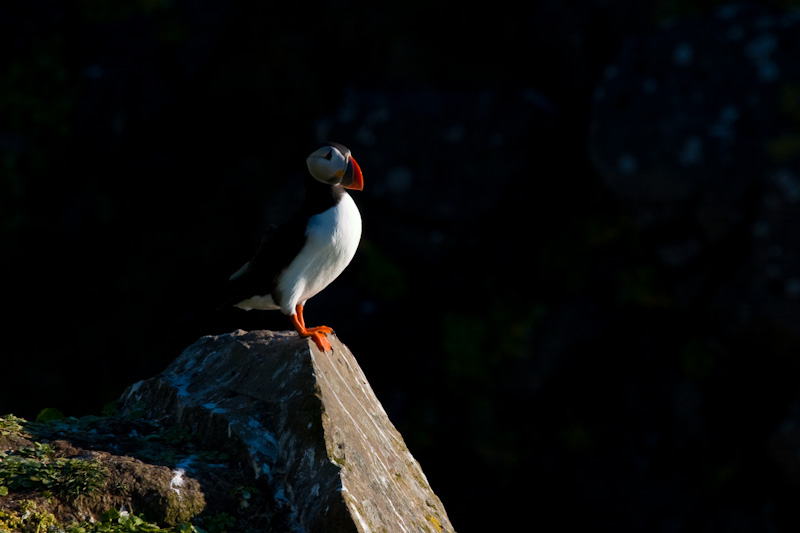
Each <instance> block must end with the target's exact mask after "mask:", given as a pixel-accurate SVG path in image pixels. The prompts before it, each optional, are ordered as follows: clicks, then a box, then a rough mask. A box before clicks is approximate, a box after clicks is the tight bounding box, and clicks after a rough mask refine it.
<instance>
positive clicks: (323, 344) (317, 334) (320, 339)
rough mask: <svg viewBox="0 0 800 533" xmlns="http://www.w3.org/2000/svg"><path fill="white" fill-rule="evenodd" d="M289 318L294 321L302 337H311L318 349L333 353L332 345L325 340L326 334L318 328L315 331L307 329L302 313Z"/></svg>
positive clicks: (293, 323) (293, 314) (295, 327)
mask: <svg viewBox="0 0 800 533" xmlns="http://www.w3.org/2000/svg"><path fill="white" fill-rule="evenodd" d="M289 318H290V319H291V320H292V325H293V326H294V329H295V330H297V333H299V334H300V336H301V337H311V340H312V341H314V344H316V345H317V348H319V349H320V350H322V351H323V352H327V351H333V347H332V346H331V343H330V342H328V339H326V338H325V332H323V331H318V330H317V328H313V330H309V329H306V327H305V326H304V325H303V323H302V320H303V315H302V313H300V314H299V315H298V314H297V313H292V314H291V315H290V316H289ZM328 329H330V328H328Z"/></svg>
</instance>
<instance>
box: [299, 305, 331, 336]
mask: <svg viewBox="0 0 800 533" xmlns="http://www.w3.org/2000/svg"><path fill="white" fill-rule="evenodd" d="M295 311H296V312H297V319H298V321H299V322H300V325H301V326H303V328H305V330H306V331H311V332H314V333H316V332H319V333H333V328H329V327H328V326H314V327H312V328H306V321H305V319H304V318H303V306H302V305H298V306H297V307H296V308H295Z"/></svg>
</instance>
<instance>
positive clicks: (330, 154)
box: [325, 148, 333, 161]
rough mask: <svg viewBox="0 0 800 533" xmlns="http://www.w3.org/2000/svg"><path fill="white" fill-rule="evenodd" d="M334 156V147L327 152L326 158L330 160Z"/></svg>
mask: <svg viewBox="0 0 800 533" xmlns="http://www.w3.org/2000/svg"><path fill="white" fill-rule="evenodd" d="M332 157H333V148H331V149H330V150H328V153H327V154H325V159H327V160H328V161H330V160H331V158H332Z"/></svg>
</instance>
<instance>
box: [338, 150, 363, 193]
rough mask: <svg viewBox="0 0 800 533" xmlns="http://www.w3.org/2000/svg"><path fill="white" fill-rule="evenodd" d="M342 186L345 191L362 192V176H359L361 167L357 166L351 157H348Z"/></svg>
mask: <svg viewBox="0 0 800 533" xmlns="http://www.w3.org/2000/svg"><path fill="white" fill-rule="evenodd" d="M342 186H343V187H344V188H345V189H352V190H354V191H361V190H364V175H363V174H361V167H360V166H358V163H356V160H355V158H353V156H350V159H349V161H348V162H347V170H346V171H345V173H344V179H343V180H342Z"/></svg>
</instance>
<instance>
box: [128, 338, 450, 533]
mask: <svg viewBox="0 0 800 533" xmlns="http://www.w3.org/2000/svg"><path fill="white" fill-rule="evenodd" d="M332 341H333V342H332V344H333V352H332V353H331V352H327V353H322V352H320V351H319V350H318V349H317V348H316V347H315V346H314V345H313V344H312V343H310V342H309V341H308V340H307V339H300V338H299V337H298V336H297V335H296V334H294V333H280V332H279V333H276V332H270V331H252V332H245V331H242V330H238V331H235V332H233V333H230V334H227V335H220V336H206V337H203V338H201V339H200V340H198V341H197V342H196V343H195V344H193V345H192V346H190V347H189V348H187V349H186V350H185V351H184V353H183V354H182V355H181V356H180V357H179V358H178V359H177V360H175V361H174V362H173V363H172V364H171V365H170V366H169V367H168V368H167V369H166V370H164V372H162V373H161V374H159V375H158V376H156V377H154V378H152V379H149V380H146V381H142V382H139V383H136V384H135V385H132V386H131V387H129V388H128V390H127V391H126V392H125V394H124V395H123V397H122V403H123V408H122V413H123V415H124V414H125V413H128V414H129V415H130V414H131V413H136V415H137V416H143V417H145V418H147V419H153V420H156V421H158V423H159V424H164V425H170V424H180V425H182V426H184V427H186V428H189V429H190V431H191V432H192V433H193V434H195V435H199V436H201V438H202V439H203V441H204V442H205V443H206V444H207V445H208V446H211V447H212V448H214V449H220V450H225V451H227V452H228V453H229V454H230V455H231V456H232V457H233V458H234V461H236V462H238V463H239V464H240V465H241V466H242V467H243V468H245V469H247V470H249V471H251V472H252V475H253V476H254V477H255V478H257V479H259V480H261V481H264V480H266V482H267V485H268V487H269V489H270V491H271V492H272V496H273V498H274V503H275V512H274V514H273V515H272V521H271V524H270V526H271V529H273V530H275V531H334V532H335V531H360V532H368V531H452V530H453V527H452V525H451V524H450V521H449V519H448V517H447V514H446V512H445V509H444V507H443V505H442V503H441V501H440V500H439V498H438V497H437V496H436V495H435V494H434V493H433V491H432V490H431V487H430V485H429V484H428V481H427V479H426V478H425V475H424V473H423V472H422V469H421V468H420V466H419V464H418V463H417V461H416V460H415V459H414V457H413V456H412V455H411V453H410V452H409V451H408V448H407V447H406V445H405V443H404V442H403V438H402V437H401V435H400V434H399V433H398V431H397V430H396V429H395V427H394V426H393V425H392V423H391V422H390V420H389V418H388V416H387V415H386V412H385V411H384V410H383V407H382V406H381V404H380V402H379V401H378V399H377V398H376V396H375V394H374V392H373V391H372V389H371V387H370V385H369V383H368V382H367V379H366V378H365V376H364V374H363V372H362V371H361V369H360V367H359V365H358V363H357V362H356V360H355V358H354V357H353V355H352V354H351V353H350V351H349V350H348V349H347V347H346V346H344V345H343V344H342V343H341V342H340V341H339V340H338V339H336V338H333V339H332Z"/></svg>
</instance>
